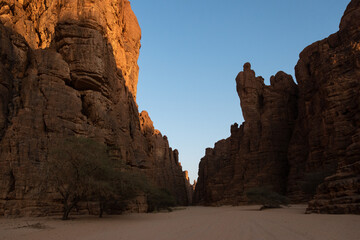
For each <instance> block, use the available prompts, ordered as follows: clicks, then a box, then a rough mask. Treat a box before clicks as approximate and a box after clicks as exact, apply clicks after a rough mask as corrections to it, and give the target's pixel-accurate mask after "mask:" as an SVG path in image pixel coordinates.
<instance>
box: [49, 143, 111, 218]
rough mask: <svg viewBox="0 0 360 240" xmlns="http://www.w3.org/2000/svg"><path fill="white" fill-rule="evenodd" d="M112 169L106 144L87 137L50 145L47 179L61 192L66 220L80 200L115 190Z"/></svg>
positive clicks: (53, 187) (51, 185) (50, 184)
mask: <svg viewBox="0 0 360 240" xmlns="http://www.w3.org/2000/svg"><path fill="white" fill-rule="evenodd" d="M112 169H113V168H112V167H111V160H110V159H109V157H108V154H107V151H106V147H105V145H103V144H100V143H98V142H96V141H94V140H91V139H88V138H83V137H71V138H67V139H64V140H62V141H59V142H58V143H57V145H56V146H54V147H53V148H52V149H51V151H50V154H49V157H48V160H47V161H46V162H45V166H44V170H45V174H44V177H45V178H46V179H45V181H44V182H46V183H47V186H46V187H50V188H52V189H54V190H55V191H56V192H58V193H59V194H60V196H61V198H62V203H63V217H62V219H63V220H67V219H68V218H69V213H70V211H71V210H72V209H73V208H74V207H75V206H76V205H77V204H78V203H79V201H82V200H86V199H88V198H89V196H96V194H97V196H100V195H101V196H103V195H108V194H110V192H112V191H113V189H112V187H111V183H110V179H109V176H112Z"/></svg>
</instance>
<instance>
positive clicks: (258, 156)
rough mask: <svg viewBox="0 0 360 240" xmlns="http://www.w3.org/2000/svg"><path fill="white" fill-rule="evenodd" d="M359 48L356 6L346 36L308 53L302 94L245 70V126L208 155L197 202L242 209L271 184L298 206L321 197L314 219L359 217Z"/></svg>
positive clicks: (302, 66) (280, 78)
mask: <svg viewBox="0 0 360 240" xmlns="http://www.w3.org/2000/svg"><path fill="white" fill-rule="evenodd" d="M359 46H360V2H359V1H354V0H353V1H351V2H350V4H349V5H348V7H347V9H346V11H345V13H344V16H343V17H342V20H341V23H340V30H339V32H337V33H335V34H332V35H330V36H329V37H328V38H326V39H324V40H321V41H319V42H316V43H314V44H312V45H310V46H308V47H307V48H305V49H304V50H303V51H302V52H301V54H300V59H299V61H298V63H297V65H296V67H295V74H296V78H297V82H298V84H299V85H298V87H297V86H295V84H294V83H293V81H292V80H290V78H289V77H288V76H287V75H286V74H285V73H282V72H279V73H278V74H277V75H276V76H275V77H272V78H271V86H269V87H267V86H264V83H263V79H262V78H261V77H255V73H254V71H252V70H251V69H250V64H248V63H246V64H245V65H244V71H243V72H240V73H239V75H238V76H237V78H236V82H237V91H238V94H239V97H240V102H241V108H242V111H243V116H244V119H245V122H244V123H243V124H242V125H241V126H240V128H238V126H237V124H235V125H233V126H232V127H231V136H230V138H228V139H226V140H221V141H219V142H217V143H216V144H215V147H214V148H213V149H207V151H206V155H205V157H204V158H203V159H202V160H201V162H200V165H199V179H198V183H197V185H196V191H195V201H196V202H197V203H205V204H228V203H232V204H234V203H235V204H237V203H241V202H246V199H245V197H244V192H245V191H246V189H248V188H249V187H255V186H264V185H270V186H272V188H273V189H274V190H275V191H277V192H280V193H283V194H287V196H288V197H290V199H291V200H293V201H294V202H304V201H308V200H310V199H311V198H312V197H313V196H314V194H315V197H314V199H313V200H312V201H311V202H310V204H309V208H308V211H309V212H321V213H360V203H359V199H360V195H359V186H360V170H359V169H360V167H359V166H360V165H359V164H360V161H359V159H360V137H359V136H360V132H359V129H360V98H359V92H360V81H359V79H360V61H359V59H360V47H359ZM324 178H325V179H324ZM321 182H323V183H322V184H320V185H319V186H318V188H317V192H316V193H314V192H309V191H308V189H307V188H309V186H311V185H314V186H313V187H315V189H316V186H317V185H318V184H319V183H321Z"/></svg>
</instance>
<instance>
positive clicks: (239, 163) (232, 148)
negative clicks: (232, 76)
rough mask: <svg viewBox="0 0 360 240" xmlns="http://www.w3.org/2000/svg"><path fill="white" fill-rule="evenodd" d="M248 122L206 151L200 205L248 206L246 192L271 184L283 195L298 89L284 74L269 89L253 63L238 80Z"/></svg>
mask: <svg viewBox="0 0 360 240" xmlns="http://www.w3.org/2000/svg"><path fill="white" fill-rule="evenodd" d="M236 84H237V92H238V94H239V97H240V102H241V108H242V111H243V116H244V118H245V122H244V123H243V124H242V125H241V126H240V127H238V125H237V124H235V125H233V126H231V136H230V137H229V138H228V139H225V140H221V141H219V142H217V143H216V144H215V147H214V148H213V149H210V148H209V149H206V155H205V157H204V158H203V159H202V160H201V162H200V165H199V178H198V182H197V184H196V189H195V197H194V201H195V202H197V203H201V204H211V205H213V204H216V205H217V204H239V203H245V202H246V201H247V200H246V198H245V197H244V193H245V191H246V190H248V189H250V188H253V187H256V186H269V187H271V188H272V189H273V190H275V191H277V192H280V193H284V192H285V189H286V181H284V179H286V176H287V171H288V160H287V147H288V143H289V140H290V137H291V132H292V129H293V125H294V121H295V119H296V99H297V86H296V85H295V83H294V81H293V79H292V77H291V76H290V75H287V74H285V73H283V72H279V73H277V74H276V75H275V76H273V77H272V78H271V85H270V86H266V85H265V84H264V80H263V78H261V77H256V76H255V72H254V71H253V70H251V66H250V64H249V63H246V64H245V65H244V71H243V72H240V73H239V74H238V76H237V77H236Z"/></svg>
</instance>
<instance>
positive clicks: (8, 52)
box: [0, 0, 189, 215]
mask: <svg viewBox="0 0 360 240" xmlns="http://www.w3.org/2000/svg"><path fill="white" fill-rule="evenodd" d="M0 22H1V23H0V59H1V62H0V93H1V94H0V176H1V178H0V215H4V214H5V215H7V214H22V215H23V214H27V215H30V214H32V215H33V214H48V213H50V212H51V211H52V210H51V209H52V208H51V205H52V196H53V195H51V193H50V194H49V196H48V198H47V199H40V200H39V199H36V198H35V197H34V193H35V192H36V189H37V180H38V179H39V176H38V171H39V165H40V163H41V162H42V161H44V160H45V159H46V158H47V157H48V151H49V146H50V145H51V144H52V143H53V142H54V141H55V140H56V139H59V138H64V137H66V136H71V135H79V136H87V137H90V138H94V139H97V140H98V141H101V142H104V143H106V144H107V145H108V146H110V147H111V149H112V152H111V154H112V158H114V159H115V160H117V161H119V162H123V163H126V164H127V165H128V166H130V167H132V169H134V170H135V171H140V172H143V173H144V174H146V175H147V176H148V177H149V178H150V179H151V180H152V181H154V183H156V184H157V185H158V186H160V187H163V188H166V189H168V190H169V191H170V192H171V193H172V194H174V195H175V196H176V198H177V200H178V203H179V204H188V203H189V197H188V196H187V191H188V189H187V186H186V184H185V177H184V173H183V172H182V168H181V165H180V163H179V160H178V153H177V150H174V151H173V150H172V149H171V148H170V147H169V143H168V141H167V138H166V136H162V135H161V133H160V132H159V131H157V130H154V127H153V125H152V121H151V120H150V118H149V116H148V114H147V113H146V112H142V113H141V114H139V112H138V108H137V104H136V101H135V97H136V85H137V76H138V65H137V58H138V54H139V48H140V37H141V33H140V28H139V25H138V23H137V20H136V17H135V15H134V14H133V12H132V10H131V8H130V3H129V2H128V1H127V0H120V1H115V0H114V1H111V0H107V1H91V0H52V1H49V0H48V1H27V0H24V1H11V0H9V1H1V3H0ZM140 205H141V203H140ZM39 206H42V208H39Z"/></svg>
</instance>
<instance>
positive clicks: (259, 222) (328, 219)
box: [0, 205, 360, 240]
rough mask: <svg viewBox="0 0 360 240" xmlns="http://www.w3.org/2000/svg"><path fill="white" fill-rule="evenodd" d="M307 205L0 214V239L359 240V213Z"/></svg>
mask: <svg viewBox="0 0 360 240" xmlns="http://www.w3.org/2000/svg"><path fill="white" fill-rule="evenodd" d="M305 207H306V206H302V205H295V206H292V207H288V208H287V207H286V208H282V209H269V210H265V211H258V210H257V209H258V207H256V206H243V207H230V206H229V207H227V206H226V207H217V208H215V207H187V208H181V209H178V210H175V211H173V212H169V213H165V212H164V213H151V214H126V215H119V216H105V217H104V218H103V219H99V218H97V217H92V216H75V217H73V219H72V220H69V221H61V220H59V218H58V217H47V218H4V217H3V218H0V239H1V240H12V239H14V240H15V239H16V240H22V239H27V240H29V239H34V240H35V239H36V240H40V239H46V240H58V239H59V240H60V239H61V240H66V239H72V240H77V239H86V240H93V239H94V240H95V239H99V240H105V239H115V240H117V239H124V240H136V239H139V240H140V239H156V240H165V239H166V240H182V239H184V240H185V239H186V240H192V239H196V240H201V239H206V240H212V239H219V240H220V239H221V240H226V239H231V240H233V239H240V240H250V239H254V240H268V239H270V240H272V239H274V240H275V239H276V240H281V239H286V240H304V239H314V240H322V239H324V240H332V239H333V240H340V239H341V240H358V239H360V216H358V215H320V214H304V211H305Z"/></svg>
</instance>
